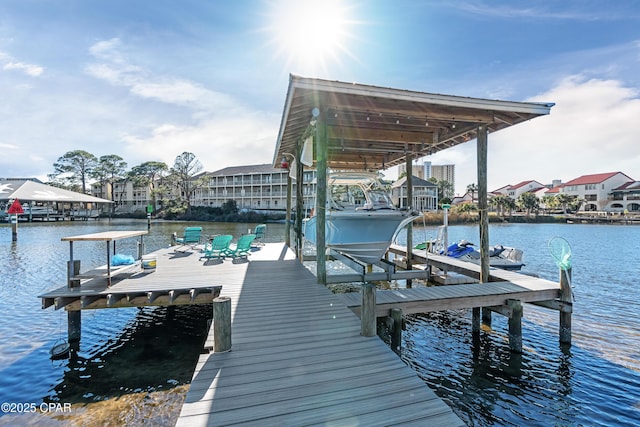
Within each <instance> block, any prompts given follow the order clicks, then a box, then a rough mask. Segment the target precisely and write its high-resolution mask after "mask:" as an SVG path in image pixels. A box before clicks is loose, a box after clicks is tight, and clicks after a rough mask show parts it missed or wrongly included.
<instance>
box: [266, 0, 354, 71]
mask: <svg viewBox="0 0 640 427" xmlns="http://www.w3.org/2000/svg"><path fill="white" fill-rule="evenodd" d="M273 6H274V7H273V10H272V12H271V21H272V23H271V24H270V26H269V32H270V33H271V42H272V43H273V44H274V45H275V46H276V48H277V53H278V57H281V56H284V57H286V60H287V65H288V66H290V67H295V68H301V69H302V70H300V71H304V72H314V73H317V72H318V71H320V70H319V68H320V67H321V68H322V69H323V71H326V68H327V65H328V63H329V62H330V61H336V62H340V56H341V55H343V54H347V55H349V52H348V49H347V48H346V42H347V40H348V38H349V36H350V34H349V32H348V30H349V25H350V21H349V19H348V16H347V12H348V8H347V7H346V6H344V5H343V2H340V1H339V0H328V1H318V0H316V1H309V0H298V1H296V0H281V1H278V2H277V3H274V4H273Z"/></svg>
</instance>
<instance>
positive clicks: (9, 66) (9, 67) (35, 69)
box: [0, 51, 44, 77]
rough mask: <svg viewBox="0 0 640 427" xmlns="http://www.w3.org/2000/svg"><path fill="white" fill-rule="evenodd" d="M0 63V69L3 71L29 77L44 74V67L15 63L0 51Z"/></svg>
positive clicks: (20, 62) (10, 57)
mask: <svg viewBox="0 0 640 427" xmlns="http://www.w3.org/2000/svg"><path fill="white" fill-rule="evenodd" d="M0 62H2V63H4V64H3V65H2V69H3V70H5V71H20V72H23V73H24V74H26V75H28V76H31V77H38V76H40V75H42V73H44V67H42V66H40V65H36V64H29V63H26V62H22V61H16V60H15V58H13V57H12V56H11V55H9V54H8V53H6V52H1V51H0Z"/></svg>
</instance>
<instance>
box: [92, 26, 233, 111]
mask: <svg viewBox="0 0 640 427" xmlns="http://www.w3.org/2000/svg"><path fill="white" fill-rule="evenodd" d="M122 49H123V46H122V43H121V41H120V40H119V39H117V38H114V39H110V40H105V41H100V42H97V43H95V44H94V45H93V46H91V47H90V48H89V52H90V54H91V55H92V56H93V57H94V58H95V59H96V60H98V61H99V62H94V63H91V64H88V65H87V66H86V67H85V71H86V72H87V73H88V74H89V75H91V76H93V77H95V78H97V79H100V80H105V81H107V82H108V83H109V84H111V85H114V86H122V87H126V88H128V89H129V92H130V93H131V94H133V95H135V96H137V97H140V98H144V99H153V100H156V101H160V102H163V103H166V104H172V105H178V106H182V107H189V108H192V109H194V110H206V111H213V110H215V109H220V108H233V104H234V101H233V100H232V99H231V98H230V97H228V96H227V95H224V94H222V93H219V92H215V91H212V90H209V89H206V88H204V87H202V85H200V84H198V83H196V82H192V81H189V80H186V79H181V78H176V77H167V76H160V75H155V74H154V73H153V72H151V71H149V70H146V69H144V68H143V67H140V66H138V65H135V64H132V63H130V62H129V61H128V60H127V58H126V57H125V55H124V54H123V53H122V52H121V50H122Z"/></svg>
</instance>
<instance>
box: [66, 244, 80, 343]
mask: <svg viewBox="0 0 640 427" xmlns="http://www.w3.org/2000/svg"><path fill="white" fill-rule="evenodd" d="M70 243H71V242H70ZM78 274H80V260H79V259H76V260H74V259H71V260H69V262H68V264H67V277H68V278H69V279H68V282H67V287H69V288H76V287H78V286H80V279H75V278H74V277H75V276H77V275H78ZM81 335H82V312H81V311H80V310H74V311H67V338H68V341H69V342H70V343H71V342H78V341H80V336H81Z"/></svg>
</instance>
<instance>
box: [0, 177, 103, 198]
mask: <svg viewBox="0 0 640 427" xmlns="http://www.w3.org/2000/svg"><path fill="white" fill-rule="evenodd" d="M14 199H18V200H20V201H21V202H82V203H113V202H112V201H111V200H107V199H101V198H99V197H93V196H90V195H88V194H83V193H76V192H75V191H69V190H65V189H63V188H58V187H52V186H50V185H46V184H41V183H39V182H34V181H29V180H23V181H4V180H0V201H4V200H7V201H8V200H14Z"/></svg>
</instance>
